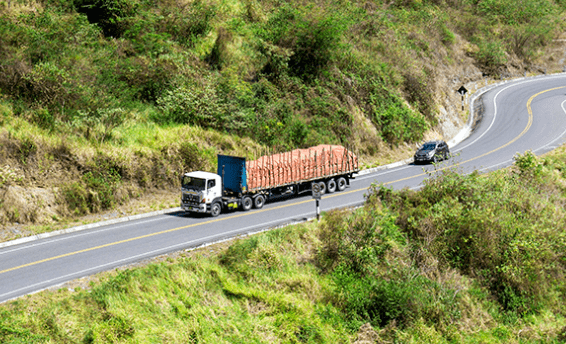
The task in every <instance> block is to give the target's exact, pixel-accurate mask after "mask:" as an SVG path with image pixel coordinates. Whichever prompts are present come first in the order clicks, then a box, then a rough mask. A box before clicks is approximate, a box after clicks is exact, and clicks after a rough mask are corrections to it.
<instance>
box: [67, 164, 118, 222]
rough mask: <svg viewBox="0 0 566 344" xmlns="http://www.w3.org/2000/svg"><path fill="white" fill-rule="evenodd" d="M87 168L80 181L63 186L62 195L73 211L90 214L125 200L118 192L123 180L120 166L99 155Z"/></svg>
mask: <svg viewBox="0 0 566 344" xmlns="http://www.w3.org/2000/svg"><path fill="white" fill-rule="evenodd" d="M87 168H88V170H87V171H86V172H85V173H84V174H83V175H82V177H81V180H80V182H71V183H69V184H67V185H64V186H63V187H62V188H61V193H62V196H63V198H64V199H65V201H66V203H67V205H68V207H69V209H70V210H71V211H74V212H75V213H77V214H81V215H82V214H88V213H89V212H97V211H100V210H106V209H111V208H113V207H114V206H115V205H116V204H117V203H119V202H121V201H123V199H121V197H120V195H119V194H118V193H117V191H118V189H119V187H120V186H121V182H122V177H121V174H120V172H121V171H120V170H121V169H120V168H119V167H118V166H116V165H115V164H114V163H113V162H112V161H110V160H108V159H106V158H104V157H101V156H99V157H97V158H96V159H95V161H93V162H91V163H90V164H89V166H87Z"/></svg>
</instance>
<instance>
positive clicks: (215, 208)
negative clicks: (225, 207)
mask: <svg viewBox="0 0 566 344" xmlns="http://www.w3.org/2000/svg"><path fill="white" fill-rule="evenodd" d="M221 212H222V205H221V204H220V203H218V202H216V203H213V204H212V207H210V216H212V217H216V216H218V215H220V213H221Z"/></svg>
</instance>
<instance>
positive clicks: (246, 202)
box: [242, 196, 254, 211]
mask: <svg viewBox="0 0 566 344" xmlns="http://www.w3.org/2000/svg"><path fill="white" fill-rule="evenodd" d="M253 205H254V202H253V201H252V199H251V198H250V197H249V196H246V197H244V198H242V210H243V211H248V210H250V209H251V208H252V206H253Z"/></svg>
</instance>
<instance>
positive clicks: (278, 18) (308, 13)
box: [259, 4, 346, 79]
mask: <svg viewBox="0 0 566 344" xmlns="http://www.w3.org/2000/svg"><path fill="white" fill-rule="evenodd" d="M345 29H346V26H345V25H344V24H343V20H342V19H341V18H339V16H337V15H332V14H328V13H320V12H319V11H317V10H315V9H313V8H296V7H293V6H291V5H288V4H285V5H283V6H281V7H279V9H278V10H277V11H276V12H275V13H274V14H273V15H272V16H271V17H270V18H269V20H268V21H267V22H266V23H265V25H264V26H263V27H261V29H260V30H259V34H260V35H261V36H262V37H263V39H264V40H266V41H267V42H268V44H267V45H265V48H264V49H263V51H264V53H265V54H266V58H267V61H268V64H266V66H265V67H264V71H265V72H271V73H281V72H282V71H284V70H287V71H288V72H289V74H291V75H295V76H299V77H301V78H304V79H311V78H313V77H316V76H317V75H318V74H319V73H320V71H322V70H324V69H325V68H326V66H327V64H328V63H329V62H330V61H331V60H332V58H333V54H334V53H335V52H336V51H337V49H338V47H339V42H340V38H341V37H342V34H343V32H344V31H345ZM271 44H274V45H276V46H278V47H279V48H274V47H271ZM285 65H287V66H285ZM275 76H277V75H275Z"/></svg>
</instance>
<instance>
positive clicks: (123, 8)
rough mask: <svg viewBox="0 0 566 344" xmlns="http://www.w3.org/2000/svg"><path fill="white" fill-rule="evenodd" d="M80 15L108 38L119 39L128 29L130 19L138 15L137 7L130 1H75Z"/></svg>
mask: <svg viewBox="0 0 566 344" xmlns="http://www.w3.org/2000/svg"><path fill="white" fill-rule="evenodd" d="M73 2H74V5H75V7H76V8H77V11H78V12H79V13H83V14H85V15H86V16H87V18H88V21H89V22H90V23H92V24H97V25H98V26H99V27H100V28H101V29H102V32H103V33H104V36H106V37H115V38H119V37H121V36H122V34H123V33H124V32H125V31H126V30H127V28H128V19H129V17H131V16H133V15H134V14H135V13H136V9H137V5H136V3H135V2H132V1H130V0H73Z"/></svg>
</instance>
